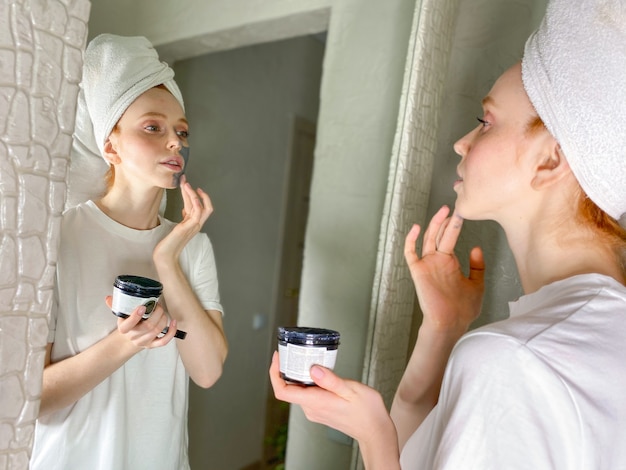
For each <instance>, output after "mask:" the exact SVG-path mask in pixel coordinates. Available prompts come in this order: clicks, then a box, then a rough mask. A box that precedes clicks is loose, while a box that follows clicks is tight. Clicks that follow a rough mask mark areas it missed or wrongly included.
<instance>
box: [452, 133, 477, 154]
mask: <svg viewBox="0 0 626 470" xmlns="http://www.w3.org/2000/svg"><path fill="white" fill-rule="evenodd" d="M473 133H474V130H471V131H470V132H468V133H467V134H465V135H464V136H463V137H461V138H460V139H459V140H457V141H456V142H455V143H454V146H453V148H454V152H455V153H456V154H457V155H459V156H460V157H464V156H465V155H467V151H468V149H469V147H470V142H471V136H472V134H473Z"/></svg>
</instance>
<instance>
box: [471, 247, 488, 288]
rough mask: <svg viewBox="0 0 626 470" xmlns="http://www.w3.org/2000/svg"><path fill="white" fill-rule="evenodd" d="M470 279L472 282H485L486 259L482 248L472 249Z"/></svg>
mask: <svg viewBox="0 0 626 470" xmlns="http://www.w3.org/2000/svg"><path fill="white" fill-rule="evenodd" d="M469 267H470V270H469V278H470V279H471V280H472V281H484V279H485V258H484V256H483V250H482V249H481V248H480V247H478V246H477V247H474V248H472V251H470V258H469Z"/></svg>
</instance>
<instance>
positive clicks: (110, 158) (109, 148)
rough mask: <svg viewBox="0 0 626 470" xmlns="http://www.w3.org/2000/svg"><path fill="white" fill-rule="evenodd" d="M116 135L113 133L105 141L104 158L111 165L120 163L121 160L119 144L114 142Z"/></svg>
mask: <svg viewBox="0 0 626 470" xmlns="http://www.w3.org/2000/svg"><path fill="white" fill-rule="evenodd" d="M114 140H115V137H114V136H113V134H111V135H110V136H109V138H108V139H107V140H106V142H104V149H103V150H104V159H105V160H106V161H107V162H109V163H110V164H111V165H114V164H116V163H119V162H120V161H121V159H120V156H119V154H118V153H117V148H116V147H117V146H116V144H115V142H114Z"/></svg>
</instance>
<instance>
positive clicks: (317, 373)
mask: <svg viewBox="0 0 626 470" xmlns="http://www.w3.org/2000/svg"><path fill="white" fill-rule="evenodd" d="M309 374H311V377H312V378H314V379H321V378H323V377H324V375H325V374H326V372H325V371H324V369H323V368H322V367H318V366H311V370H310V371H309Z"/></svg>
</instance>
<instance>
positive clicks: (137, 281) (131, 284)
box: [113, 274, 163, 297]
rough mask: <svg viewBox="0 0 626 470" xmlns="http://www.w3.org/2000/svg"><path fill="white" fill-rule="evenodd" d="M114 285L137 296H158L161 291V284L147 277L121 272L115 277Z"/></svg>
mask: <svg viewBox="0 0 626 470" xmlns="http://www.w3.org/2000/svg"><path fill="white" fill-rule="evenodd" d="M113 286H114V287H117V288H118V289H120V290H122V291H124V292H126V293H127V294H130V295H137V296H139V297H158V296H160V295H161V292H162V291H163V284H161V283H160V282H159V281H155V280H154V279H150V278H149V277H142V276H134V275H132V274H122V275H120V276H117V277H116V278H115V282H114V283H113Z"/></svg>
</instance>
